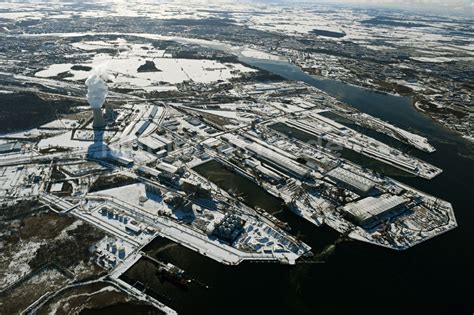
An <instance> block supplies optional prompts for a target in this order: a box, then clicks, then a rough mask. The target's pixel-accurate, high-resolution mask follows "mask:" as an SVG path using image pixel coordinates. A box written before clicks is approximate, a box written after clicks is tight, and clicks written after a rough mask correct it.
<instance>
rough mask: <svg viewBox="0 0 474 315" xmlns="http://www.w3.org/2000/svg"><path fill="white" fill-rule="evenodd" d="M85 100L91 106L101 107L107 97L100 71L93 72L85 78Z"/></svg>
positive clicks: (106, 89)
mask: <svg viewBox="0 0 474 315" xmlns="http://www.w3.org/2000/svg"><path fill="white" fill-rule="evenodd" d="M86 85H87V100H88V102H89V104H90V106H91V107H92V108H101V107H102V105H104V103H105V98H106V97H107V92H108V87H107V83H106V82H105V81H104V79H102V76H101V74H100V73H97V72H96V73H93V74H92V75H91V76H90V77H89V78H87V80H86Z"/></svg>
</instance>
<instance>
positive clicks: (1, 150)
mask: <svg viewBox="0 0 474 315" xmlns="http://www.w3.org/2000/svg"><path fill="white" fill-rule="evenodd" d="M20 150H21V143H20V142H16V141H15V142H7V143H2V144H0V154H6V153H13V152H19V151H20Z"/></svg>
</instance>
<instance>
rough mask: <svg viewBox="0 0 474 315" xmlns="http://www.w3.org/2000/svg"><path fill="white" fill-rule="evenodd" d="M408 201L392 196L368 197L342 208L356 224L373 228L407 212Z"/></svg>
mask: <svg viewBox="0 0 474 315" xmlns="http://www.w3.org/2000/svg"><path fill="white" fill-rule="evenodd" d="M407 201H408V200H407V199H405V198H403V197H400V196H394V195H390V194H384V195H380V196H378V197H366V198H364V199H361V200H359V201H356V202H353V203H350V204H347V205H345V206H344V207H342V211H343V212H344V214H345V215H347V216H348V218H349V219H350V220H351V221H353V222H354V223H356V224H358V225H360V226H362V227H364V228H372V227H374V226H376V225H377V224H379V223H381V222H383V221H385V220H387V219H389V218H392V217H394V216H396V215H398V214H400V213H402V212H403V211H405V210H406V207H405V205H406V203H407Z"/></svg>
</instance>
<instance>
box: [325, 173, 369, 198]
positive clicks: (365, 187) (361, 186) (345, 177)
mask: <svg viewBox="0 0 474 315" xmlns="http://www.w3.org/2000/svg"><path fill="white" fill-rule="evenodd" d="M326 176H327V177H329V178H330V179H332V180H334V181H335V182H336V183H337V184H339V185H340V186H342V187H344V188H347V189H349V190H351V191H353V192H355V193H357V194H359V195H362V196H367V195H369V194H370V193H371V192H374V191H375V183H374V182H373V181H371V180H370V179H368V178H365V177H363V176H360V175H359V174H355V173H353V172H351V171H349V170H346V169H343V168H341V167H336V168H335V169H333V170H331V171H330V172H328V173H327V174H326Z"/></svg>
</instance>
